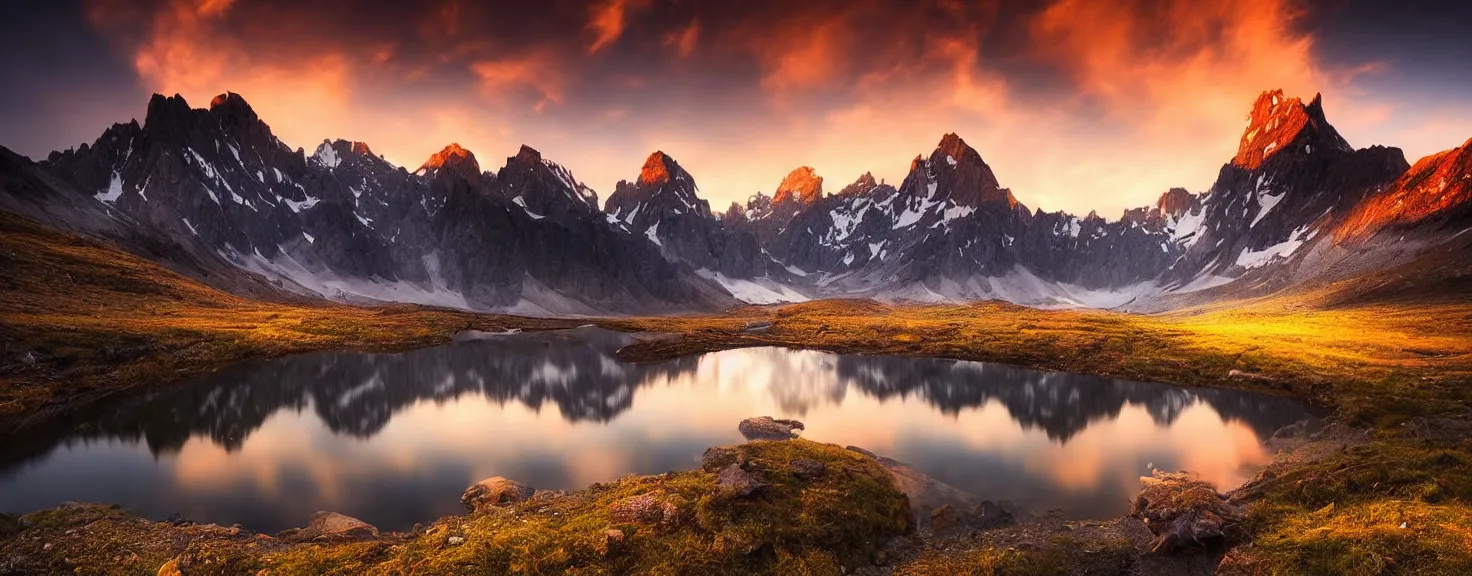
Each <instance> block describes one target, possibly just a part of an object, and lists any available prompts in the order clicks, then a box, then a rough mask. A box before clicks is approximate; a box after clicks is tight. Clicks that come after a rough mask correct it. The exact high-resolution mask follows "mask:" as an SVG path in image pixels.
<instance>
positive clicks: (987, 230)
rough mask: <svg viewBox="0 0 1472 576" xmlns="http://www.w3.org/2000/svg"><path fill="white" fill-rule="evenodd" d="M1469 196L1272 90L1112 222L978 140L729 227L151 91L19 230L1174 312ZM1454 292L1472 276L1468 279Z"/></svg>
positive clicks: (725, 299)
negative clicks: (401, 160) (1035, 187)
mask: <svg viewBox="0 0 1472 576" xmlns="http://www.w3.org/2000/svg"><path fill="white" fill-rule="evenodd" d="M631 173H632V170H631ZM1469 174H1472V141H1469V142H1468V143H1466V144H1464V145H1462V146H1461V147H1459V148H1456V149H1453V150H1449V151H1446V152H1442V153H1439V154H1435V155H1432V156H1429V157H1427V158H1424V159H1421V160H1420V161H1418V162H1417V163H1416V164H1415V165H1414V166H1412V165H1410V164H1409V163H1408V162H1407V160H1406V158H1405V156H1404V154H1403V153H1402V152H1401V151H1400V150H1399V149H1396V148H1389V147H1382V146H1371V147H1369V148H1362V149H1355V148H1353V147H1352V146H1350V144H1349V143H1348V142H1347V141H1346V140H1345V139H1344V138H1343V137H1342V136H1340V134H1339V133H1338V132H1337V131H1336V130H1335V129H1334V127H1333V126H1332V125H1330V124H1329V122H1328V120H1327V119H1326V117H1325V114H1324V109H1323V104H1322V102H1321V99H1320V98H1319V97H1318V96H1315V97H1314V98H1313V100H1312V101H1310V102H1308V103H1304V102H1303V101H1302V100H1300V99H1298V98H1290V97H1287V96H1285V95H1284V94H1283V93H1282V92H1281V91H1270V92H1264V93H1263V94H1262V95H1261V96H1259V97H1258V98H1257V100H1256V101H1255V102H1254V103H1253V105H1252V108H1251V111H1250V113H1249V115H1248V124H1247V127H1246V129H1245V130H1244V132H1243V135H1242V138H1241V140H1240V142H1239V145H1238V151H1237V154H1236V155H1235V156H1234V157H1232V158H1231V159H1229V160H1228V161H1227V162H1226V163H1225V164H1224V165H1223V166H1222V168H1221V170H1220V172H1219V173H1218V175H1217V179H1216V181H1215V183H1214V184H1213V185H1212V186H1211V187H1210V188H1209V189H1207V190H1205V191H1202V192H1199V193H1192V192H1190V191H1187V190H1185V189H1180V188H1176V189H1171V190H1168V191H1166V192H1164V193H1163V194H1162V195H1161V196H1160V198H1159V200H1158V201H1157V202H1156V203H1155V204H1154V205H1153V206H1146V207H1140V208H1135V209H1131V210H1127V211H1125V213H1124V214H1123V215H1122V216H1121V217H1120V218H1118V219H1114V220H1109V219H1105V218H1103V217H1101V216H1099V215H1097V214H1094V213H1090V214H1088V215H1086V216H1082V217H1080V216H1076V215H1072V214H1067V213H1064V212H1051V213H1048V212H1042V211H1041V210H1030V209H1028V207H1027V206H1026V205H1024V204H1023V203H1022V202H1021V201H1020V200H1019V199H1018V198H1017V196H1015V195H1014V194H1013V192H1012V191H1011V190H1010V189H1008V188H1006V187H1004V186H1003V185H1002V183H1001V181H1000V180H999V178H998V176H997V175H996V174H995V172H994V171H993V170H992V168H991V167H990V166H989V165H988V164H987V163H986V161H985V160H983V158H982V155H981V154H980V153H979V152H978V151H977V150H975V149H973V148H972V147H970V146H969V145H967V144H966V142H965V141H964V140H963V139H962V138H961V137H960V136H958V135H956V134H946V135H944V136H943V137H942V138H941V139H940V141H939V143H938V144H937V145H936V147H935V149H934V150H932V151H930V153H929V154H928V155H927V154H921V155H917V156H916V157H915V158H914V160H913V161H912V162H911V164H910V170H909V172H908V174H907V175H906V176H905V178H904V180H903V181H901V182H899V183H898V184H897V185H894V184H889V183H885V182H882V181H876V180H875V178H874V177H873V176H872V175H871V174H868V173H866V174H863V175H861V176H859V177H858V178H857V179H855V180H854V181H853V183H852V184H848V185H845V186H843V187H842V188H841V189H839V190H838V191H837V192H835V193H829V192H827V191H825V190H824V187H823V185H824V182H825V180H824V178H823V177H821V176H819V175H818V174H817V172H816V171H815V170H814V169H812V168H810V167H805V166H804V167H799V168H797V169H795V170H793V171H792V173H790V174H789V175H788V176H787V177H786V178H784V179H783V180H782V182H781V183H780V184H779V185H778V186H777V187H776V188H775V189H774V191H773V193H772V194H771V195H767V194H765V193H758V194H756V195H754V196H752V197H751V198H750V199H749V200H748V201H747V203H746V205H745V206H740V205H737V204H732V205H731V206H730V208H728V209H727V210H726V211H725V212H723V213H721V212H715V211H712V209H711V207H710V204H709V202H708V201H706V200H704V199H702V198H700V195H699V187H698V185H697V184H696V179H695V177H694V176H693V175H691V174H690V173H689V172H688V171H686V170H685V169H684V168H683V167H682V166H681V165H680V164H679V162H677V161H676V160H675V159H674V158H673V157H671V156H670V155H668V154H665V153H663V152H661V151H656V152H653V153H652V154H650V155H649V157H648V159H647V160H646V161H645V163H644V165H643V166H642V167H640V169H639V172H638V174H637V175H635V177H634V178H633V179H632V180H625V181H621V182H619V183H618V184H617V185H616V186H615V187H614V190H613V191H612V193H611V194H609V195H608V197H607V199H606V200H605V201H604V202H603V203H602V205H601V206H600V204H599V195H598V193H597V192H596V191H594V190H593V189H592V188H590V187H589V186H587V185H586V184H584V183H582V182H581V181H579V180H578V179H577V178H576V177H575V176H574V174H573V172H572V171H571V170H569V169H568V168H567V167H565V166H564V165H562V164H558V163H556V162H553V161H552V160H549V159H546V158H543V157H542V155H541V153H540V152H538V151H537V150H534V149H532V148H530V147H526V146H523V147H521V149H520V150H519V151H518V152H517V154H516V155H515V156H512V157H509V158H506V160H505V162H504V164H503V165H501V166H500V167H499V168H497V169H496V170H494V171H491V170H485V169H483V168H482V166H481V164H480V162H479V160H477V158H476V156H475V154H474V153H472V152H471V151H469V150H466V149H465V148H462V147H461V146H459V145H458V144H451V145H449V146H447V147H445V148H444V149H443V150H441V151H440V152H438V153H436V154H434V155H433V156H431V157H430V158H429V159H428V160H426V161H425V162H424V163H423V164H422V165H421V166H419V167H417V168H416V169H414V170H413V171H410V170H409V169H407V168H405V167H400V166H395V165H393V164H391V163H389V162H388V161H386V160H384V159H383V157H381V156H379V155H377V154H375V153H374V152H373V151H372V149H371V148H370V146H369V144H367V143H363V142H349V141H344V140H324V141H323V142H322V143H321V144H319V145H317V146H316V147H315V149H313V150H312V151H310V152H308V151H307V150H305V149H303V148H297V149H292V148H291V147H289V146H288V145H287V144H286V143H284V142H282V141H281V140H280V139H279V138H277V137H276V136H275V135H274V134H273V133H272V131H271V128H270V126H269V125H268V124H267V123H266V122H265V121H263V120H262V119H261V118H260V117H259V116H257V114H256V113H255V111H254V110H253V109H252V108H251V106H250V105H249V104H248V103H247V102H246V101H245V99H244V98H242V97H241V96H239V95H237V94H233V93H227V94H222V95H220V96H218V97H216V98H214V100H213V101H211V102H210V104H209V107H208V108H205V109H195V108H191V107H190V106H189V104H188V103H186V102H185V100H184V99H183V98H182V97H180V96H177V95H176V96H173V97H165V96H162V95H154V96H153V98H152V99H151V100H150V102H149V103H148V108H147V113H146V116H145V118H144V120H143V122H141V123H140V122H138V121H136V120H134V121H131V122H128V123H124V124H115V125H113V126H112V127H110V128H108V129H107V130H106V131H104V132H103V133H102V135H101V137H99V138H98V139H97V140H96V141H95V142H92V143H90V144H82V145H81V146H79V147H77V148H75V149H71V150H66V151H62V152H53V153H51V154H50V155H49V156H48V157H47V158H45V159H44V160H41V161H32V160H31V159H28V158H25V157H23V156H20V155H18V154H15V153H13V152H11V151H10V150H8V149H4V148H0V209H5V210H7V211H11V212H14V213H16V214H19V215H21V216H24V217H26V218H29V219H32V220H35V221H37V222H39V223H41V224H44V225H47V226H50V227H53V228H57V229H61V230H65V231H69V232H73V233H78V234H82V235H85V236H89V237H95V238H102V239H106V240H108V241H111V242H113V243H116V244H117V245H118V246H120V247H122V248H123V249H125V250H128V251H130V252H133V253H135V254H139V255H141V256H144V257H147V258H150V259H152V260H155V261H157V262H160V263H162V264H164V265H166V266H168V267H169V268H171V269H174V270H176V271H179V272H181V273H184V274H186V275H189V276H191V277H194V278H197V279H200V280H202V281H204V282H206V283H208V284H210V285H213V286H215V287H218V288H221V289H223V290H226V291H230V292H233V293H237V294H243V295H248V296H251V297H257V298H267V299H291V298H302V297H308V298H313V297H322V298H328V299H332V300H337V301H344V302H352V303H376V302H411V303H419V304H426V305H435V306H445V307H454V308H466V309H474V310H497V311H507V312H513V313H523V314H537V315H541V314H609V313H614V314H621V313H629V314H633V313H660V312H671V311H686V310H714V309H724V308H731V307H735V306H739V305H742V304H743V303H751V304H770V303H776V302H782V301H800V300H806V299H813V298H831V297H871V298H878V299H883V300H894V301H921V302H937V301H956V300H982V299H1000V300H1007V301H1011V302H1015V303H1018V304H1023V305H1029V306H1038V307H1095V308H1113V309H1124V310H1141V311H1153V310H1162V309H1169V308H1175V307H1181V306H1186V305H1190V304H1197V303H1203V302H1210V301H1213V300H1224V299H1228V298H1241V297H1246V296H1259V295H1266V294H1271V293H1275V292H1280V291H1284V290H1291V289H1297V288H1303V287H1305V286H1315V285H1325V284H1333V283H1335V282H1341V281H1344V280H1347V279H1356V278H1366V277H1371V276H1375V275H1376V274H1382V275H1383V273H1387V271H1396V270H1399V272H1395V273H1396V274H1401V275H1405V274H1408V272H1405V267H1407V266H1414V265H1415V263H1416V262H1418V261H1421V260H1423V259H1425V258H1427V257H1428V255H1433V256H1434V255H1438V254H1441V255H1444V254H1449V253H1451V254H1461V253H1465V252H1467V251H1466V250H1465V248H1466V247H1467V246H1468V245H1469V241H1472V235H1466V234H1465V232H1467V231H1468V230H1469V229H1472V175H1469ZM1435 273H1436V274H1438V275H1440V276H1442V277H1445V278H1451V279H1453V281H1455V282H1463V279H1464V278H1466V277H1472V269H1469V268H1468V265H1467V263H1466V261H1465V259H1461V260H1456V264H1455V265H1454V266H1449V267H1448V266H1440V267H1439V268H1438V269H1437V270H1436V271H1435ZM1364 284H1365V289H1375V287H1376V284H1375V283H1373V282H1371V283H1364ZM1382 284H1383V283H1382ZM1459 285H1460V284H1459Z"/></svg>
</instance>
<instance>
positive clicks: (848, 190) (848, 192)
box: [838, 172, 879, 197]
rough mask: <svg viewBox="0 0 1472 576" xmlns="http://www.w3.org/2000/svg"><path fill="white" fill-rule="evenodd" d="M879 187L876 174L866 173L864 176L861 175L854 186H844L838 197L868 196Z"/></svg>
mask: <svg viewBox="0 0 1472 576" xmlns="http://www.w3.org/2000/svg"><path fill="white" fill-rule="evenodd" d="M878 187H879V182H877V181H875V180H874V173H872V172H865V173H863V174H860V175H859V178H858V179H857V180H854V183H853V184H849V185H848V186H844V187H843V189H842V190H839V191H838V195H839V196H845V197H847V196H854V195H858V194H867V193H868V192H869V191H871V190H873V189H875V188H878Z"/></svg>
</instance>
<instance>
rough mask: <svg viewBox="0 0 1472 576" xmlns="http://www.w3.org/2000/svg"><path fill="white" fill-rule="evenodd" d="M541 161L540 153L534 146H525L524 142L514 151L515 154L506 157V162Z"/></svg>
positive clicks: (530, 162) (532, 162)
mask: <svg viewBox="0 0 1472 576" xmlns="http://www.w3.org/2000/svg"><path fill="white" fill-rule="evenodd" d="M541 161H542V153H541V152H540V151H538V150H537V149H536V148H532V147H531V146H527V145H526V144H522V145H521V149H519V150H517V151H516V155H515V156H512V157H510V158H507V159H506V162H507V163H508V164H509V163H512V162H525V163H528V164H534V163H540V162H541Z"/></svg>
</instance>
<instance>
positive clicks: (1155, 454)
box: [0, 329, 1305, 530]
mask: <svg viewBox="0 0 1472 576" xmlns="http://www.w3.org/2000/svg"><path fill="white" fill-rule="evenodd" d="M628 338H629V337H628V336H625V335H620V334H615V333H611V332H605V331H601V330H594V329H583V330H577V331H567V332H559V333H544V334H523V335H515V336H492V337H487V338H484V339H479V340H474V341H467V342H457V343H455V344H452V345H447V346H441V347H437V348H429V349H423V350H417V351H413V352H407V353H403V354H360V353H318V354H307V355H301V356H293V357H289V358H283V359H279V360H274V361H268V362H257V363H251V364H246V365H242V366H239V367H237V368H234V369H231V370H227V371H224V372H221V373H219V374H216V375H213V376H211V377H209V378H207V379H204V380H202V381H199V382H195V383H191V384H189V385H185V386H181V387H177V388H173V389H170V390H168V391H164V392H157V393H152V394H146V395H141V396H137V397H134V398H129V399H123V400H119V401H116V402H113V403H111V404H108V405H105V406H99V407H97V408H95V409H93V410H91V411H89V412H87V413H83V414H80V415H79V416H78V418H79V420H80V422H81V423H82V425H80V426H76V427H74V429H69V430H67V431H64V432H63V431H57V430H51V431H44V430H43V431H36V432H34V433H32V434H30V435H29V436H27V437H18V438H10V439H6V440H5V442H4V448H3V449H0V450H3V451H0V510H29V509H34V508H38V507H45V506H52V505H55V504H56V503H57V502H58V501H61V500H99V501H109V502H121V503H123V504H124V505H125V506H127V507H129V508H131V509H135V510H137V511H139V512H141V513H144V514H146V515H149V516H154V517H163V516H167V515H169V514H172V513H176V512H177V513H183V514H184V515H186V516H187V517H190V518H193V519H198V520H204V521H214V522H221V523H226V524H229V523H235V522H241V523H244V524H246V525H247V526H250V527H254V528H258V529H263V530H277V529H281V528H285V527H288V526H291V525H295V524H299V523H300V522H301V521H302V520H304V519H305V518H306V517H307V516H308V515H310V514H311V513H312V512H314V511H316V510H318V509H333V510H338V511H341V512H345V513H348V514H352V515H355V516H359V517H361V518H363V519H365V520H368V521H369V522H373V523H376V524H378V525H379V526H381V527H384V528H389V529H393V528H405V527H407V526H409V525H410V524H412V523H413V522H416V521H425V520H430V519H433V518H435V517H437V516H439V515H443V514H449V513H454V512H456V507H457V506H458V504H457V503H456V498H457V497H458V495H459V491H460V490H461V489H462V488H464V486H465V485H467V484H469V483H470V482H472V481H474V480H477V479H479V478H482V477H485V476H491V475H505V476H510V477H513V478H518V479H522V480H524V481H527V482H528V483H531V484H533V485H535V486H538V487H542V488H563V489H565V488H576V487H581V486H583V485H586V484H588V483H591V482H595V481H600V480H609V479H612V478H616V477H618V476H621V475H623V474H628V473H641V474H642V473H657V472H663V471H665V470H669V469H682V468H690V467H693V466H694V464H695V462H696V460H697V458H698V455H699V454H700V452H701V451H702V450H703V449H704V448H705V447H707V446H709V445H713V444H722V443H730V442H736V441H739V440H740V436H739V435H738V434H737V433H736V429H735V424H736V422H737V421H739V420H740V419H741V418H743V417H746V416H750V415H755V414H771V415H773V416H788V417H796V418H800V419H803V420H804V421H805V422H807V423H808V429H809V433H808V436H809V437H812V438H814V439H818V440H825V441H832V442H837V443H842V444H858V445H862V446H865V447H867V448H870V449H873V450H875V451H877V452H881V453H885V454H887V455H891V456H894V457H896V458H898V459H901V460H906V461H908V462H910V463H911V464H912V465H914V466H915V467H916V468H918V469H920V470H922V471H924V472H927V473H929V474H932V475H935V476H937V477H939V478H941V479H942V480H944V481H946V482H948V483H951V484H954V485H956V486H959V487H962V488H965V489H968V490H971V491H974V492H977V493H978V494H981V495H982V496H983V497H986V498H993V499H1012V500H1018V501H1020V502H1022V503H1024V504H1026V505H1030V506H1034V507H1041V508H1053V507H1059V508H1063V509H1065V510H1066V511H1068V512H1069V513H1071V514H1074V515H1077V516H1102V515H1108V514H1115V513H1118V512H1120V511H1122V510H1123V509H1124V502H1125V501H1126V500H1127V499H1128V498H1129V495H1130V494H1131V493H1132V491H1133V490H1134V479H1135V478H1136V477H1138V476H1139V475H1140V474H1142V473H1144V472H1146V471H1147V468H1148V465H1150V464H1154V465H1155V466H1158V467H1162V468H1179V467H1185V468H1189V469H1192V470H1195V471H1198V472H1200V473H1202V474H1203V475H1204V476H1206V477H1207V478H1208V479H1211V480H1213V481H1217V482H1221V483H1231V482H1236V481H1240V476H1241V474H1242V467H1243V466H1245V465H1248V464H1252V463H1256V462H1260V461H1262V460H1263V459H1265V458H1266V455H1265V454H1263V452H1262V448H1261V444H1260V441H1259V439H1260V438H1262V437H1265V436H1267V435H1270V434H1271V433H1272V432H1273V431H1274V430H1276V429H1277V428H1279V427H1281V426H1284V425H1287V424H1289V423H1292V422H1294V421H1296V420H1298V419H1301V418H1303V417H1304V416H1305V414H1304V410H1303V408H1302V407H1301V406H1300V405H1299V404H1297V403H1295V402H1293V401H1290V400H1286V399H1282V398H1275V397H1269V396H1261V395H1254V394H1246V393H1241V392H1232V391H1221V390H1195V389H1182V388H1175V387H1169V386H1161V385H1154V384H1144V383H1137V382H1125V381H1117V380H1108V379H1103V378H1096V377H1089V376H1080V375H1075V374H1065V373H1051V372H1037V371H1031V370H1023V369H1019V368H1013V367H1008V366H1000V365H993V364H982V363H974V362H957V361H950V360H939V359H923V358H903V357H870V356H835V355H829V354H823V353H817V352H804V351H789V350H781V349H772V348H758V349H746V350H732V351H726V352H720V353H715V354H708V355H705V356H701V357H691V358H686V359H682V360H678V361H674V362H670V363H665V364H658V365H631V364H624V363H619V362H617V361H615V360H614V359H613V352H614V351H615V350H617V349H618V348H619V347H620V346H622V345H624V344H625V343H627V341H628ZM636 397H637V402H636V401H635V400H636ZM554 407H555V410H553V409H552V408H554ZM95 472H101V473H102V474H104V477H106V478H108V481H107V482H105V483H98V481H97V478H98V476H94V475H92V474H93V473H95Z"/></svg>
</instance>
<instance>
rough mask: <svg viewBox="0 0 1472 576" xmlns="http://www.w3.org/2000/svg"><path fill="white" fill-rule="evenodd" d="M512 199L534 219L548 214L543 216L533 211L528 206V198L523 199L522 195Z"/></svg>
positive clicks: (539, 218)
mask: <svg viewBox="0 0 1472 576" xmlns="http://www.w3.org/2000/svg"><path fill="white" fill-rule="evenodd" d="M554 166H555V164H554ZM511 201H512V202H514V203H516V205H517V206H520V207H521V209H522V210H523V211H525V212H526V215H527V216H531V217H532V220H541V219H543V218H546V216H543V215H541V214H537V213H536V212H532V209H531V208H527V207H526V200H522V199H521V196H517V197H515V198H512V199H511Z"/></svg>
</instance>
